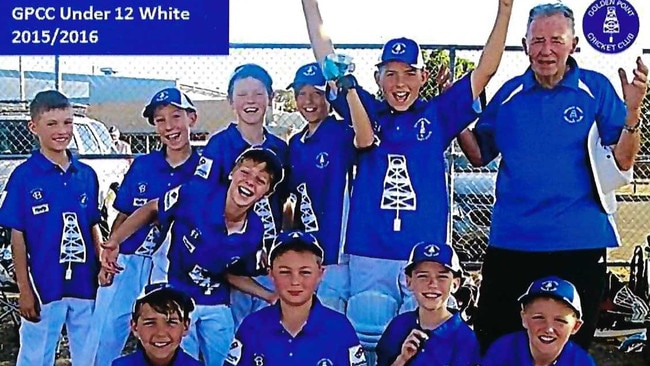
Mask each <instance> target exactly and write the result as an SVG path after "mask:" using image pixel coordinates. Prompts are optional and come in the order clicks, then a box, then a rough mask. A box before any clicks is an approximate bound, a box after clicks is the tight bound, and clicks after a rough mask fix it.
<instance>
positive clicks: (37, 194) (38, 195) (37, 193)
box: [29, 188, 43, 201]
mask: <svg viewBox="0 0 650 366" xmlns="http://www.w3.org/2000/svg"><path fill="white" fill-rule="evenodd" d="M29 195H30V196H32V198H33V199H34V201H40V200H42V199H43V189H42V188H34V189H32V190H31V192H29Z"/></svg>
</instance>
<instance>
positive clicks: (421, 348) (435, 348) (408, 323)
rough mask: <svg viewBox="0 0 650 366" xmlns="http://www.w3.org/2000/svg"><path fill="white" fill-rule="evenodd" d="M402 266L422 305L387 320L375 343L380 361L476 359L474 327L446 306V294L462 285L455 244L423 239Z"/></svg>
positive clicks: (469, 363)
mask: <svg viewBox="0 0 650 366" xmlns="http://www.w3.org/2000/svg"><path fill="white" fill-rule="evenodd" d="M404 271H405V273H406V281H407V284H408V286H409V289H410V290H411V291H412V292H413V294H414V295H415V298H416V300H417V302H418V308H417V309H416V310H413V311H408V312H405V313H402V314H400V315H398V316H397V317H395V318H394V319H393V320H392V321H391V322H390V323H389V324H388V327H387V328H386V330H385V331H384V334H383V335H382V336H381V339H380V340H379V343H378V344H377V365H378V366H384V365H386V366H389V365H395V366H396V365H406V364H408V365H412V366H416V365H430V366H436V365H441V366H442V365H454V366H475V365H477V364H478V363H479V361H480V350H479V344H478V340H477V339H476V335H474V331H472V329H471V328H470V327H469V326H468V325H467V324H465V322H464V321H463V319H462V318H461V317H460V313H452V312H450V311H449V310H448V309H447V300H449V296H450V295H451V293H453V292H455V291H456V290H457V289H458V288H459V287H460V284H461V283H460V282H461V277H462V268H461V266H460V261H459V260H458V256H457V255H456V252H455V251H454V249H453V248H452V247H451V246H450V245H446V244H441V245H436V244H432V243H428V242H422V243H419V244H417V245H416V246H415V247H413V250H412V251H411V255H410V258H409V261H408V264H407V265H406V268H405V270H404Z"/></svg>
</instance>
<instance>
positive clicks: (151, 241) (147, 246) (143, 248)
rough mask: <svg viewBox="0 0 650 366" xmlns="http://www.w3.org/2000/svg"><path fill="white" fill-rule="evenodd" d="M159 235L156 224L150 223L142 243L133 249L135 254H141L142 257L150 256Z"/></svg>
mask: <svg viewBox="0 0 650 366" xmlns="http://www.w3.org/2000/svg"><path fill="white" fill-rule="evenodd" d="M159 235H160V230H159V229H158V226H157V225H151V229H149V232H148V233H147V237H146V238H144V241H142V244H140V246H139V247H138V249H136V250H135V254H137V255H141V256H143V257H151V255H152V254H153V250H154V249H155V248H156V238H158V236H159Z"/></svg>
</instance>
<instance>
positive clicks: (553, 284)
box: [519, 276, 582, 319]
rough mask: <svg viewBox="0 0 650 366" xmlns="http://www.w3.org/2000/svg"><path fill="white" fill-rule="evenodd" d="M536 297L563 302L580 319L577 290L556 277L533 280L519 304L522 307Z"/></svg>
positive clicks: (569, 283) (580, 308)
mask: <svg viewBox="0 0 650 366" xmlns="http://www.w3.org/2000/svg"><path fill="white" fill-rule="evenodd" d="M537 297H552V298H555V299H558V300H561V301H564V302H565V303H566V304H567V305H569V306H570V307H571V308H572V309H573V310H574V311H575V312H576V315H577V316H578V319H580V318H581V317H582V306H581V304H580V295H579V294H578V290H577V289H576V287H575V286H574V285H573V284H572V283H571V282H569V281H567V280H563V279H561V278H560V277H557V276H550V277H544V278H540V279H538V280H535V281H534V282H533V283H531V284H530V286H529V287H528V290H527V291H526V293H524V294H523V295H521V296H520V297H519V303H521V304H522V305H523V304H526V303H528V302H530V301H531V300H533V299H535V298H537Z"/></svg>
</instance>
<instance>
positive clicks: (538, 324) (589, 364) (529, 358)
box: [481, 276, 596, 366]
mask: <svg viewBox="0 0 650 366" xmlns="http://www.w3.org/2000/svg"><path fill="white" fill-rule="evenodd" d="M519 303H520V304H521V323H522V325H523V326H524V328H525V329H526V330H525V331H520V332H515V333H510V334H507V335H504V336H502V337H501V338H499V339H497V340H496V341H495V342H494V343H492V345H491V346H490V348H489V349H488V351H487V354H486V355H485V357H484V358H483V361H482V362H481V365H482V366H492V365H494V366H510V365H512V366H529V365H530V366H533V365H534V366H551V365H553V366H595V365H596V363H595V362H594V360H593V358H592V357H591V355H589V353H587V351H585V350H584V349H582V347H580V346H578V345H577V344H576V343H574V342H573V341H570V340H569V337H571V336H572V335H574V334H576V333H577V332H578V330H579V329H580V326H582V319H581V315H582V307H581V305H580V295H579V294H578V291H577V290H576V288H575V286H574V285H573V284H572V283H571V282H569V281H566V280H563V279H561V278H559V277H557V276H550V277H544V278H541V279H538V280H536V281H534V282H533V283H531V284H530V286H529V287H528V291H526V293H524V294H523V295H522V296H521V297H519Z"/></svg>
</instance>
